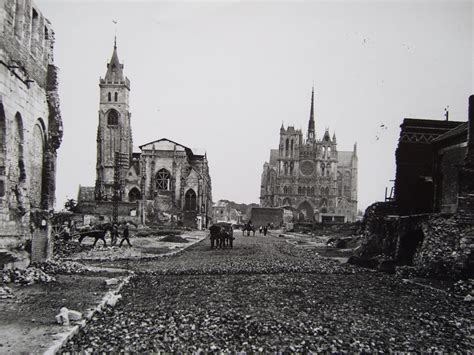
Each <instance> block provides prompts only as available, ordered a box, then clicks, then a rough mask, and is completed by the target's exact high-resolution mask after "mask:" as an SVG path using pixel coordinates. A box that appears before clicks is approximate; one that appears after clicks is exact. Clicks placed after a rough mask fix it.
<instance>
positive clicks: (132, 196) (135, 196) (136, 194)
mask: <svg viewBox="0 0 474 355" xmlns="http://www.w3.org/2000/svg"><path fill="white" fill-rule="evenodd" d="M141 198H142V194H141V193H140V190H138V189H137V188H136V187H134V188H133V189H131V190H130V191H129V193H128V201H129V202H135V201H138V200H140V199H141Z"/></svg>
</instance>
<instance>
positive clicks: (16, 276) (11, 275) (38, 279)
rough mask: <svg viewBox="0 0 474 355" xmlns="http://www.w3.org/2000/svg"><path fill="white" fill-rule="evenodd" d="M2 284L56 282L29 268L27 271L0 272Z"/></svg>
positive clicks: (39, 270)
mask: <svg viewBox="0 0 474 355" xmlns="http://www.w3.org/2000/svg"><path fill="white" fill-rule="evenodd" d="M0 275H1V280H2V282H3V283H11V282H13V283H16V284H20V285H32V284H34V283H50V282H53V281H56V279H55V278H54V277H52V276H49V275H48V274H46V273H45V272H43V270H41V269H38V268H36V267H32V266H30V267H29V268H27V269H24V270H20V269H12V270H3V271H1V272H0Z"/></svg>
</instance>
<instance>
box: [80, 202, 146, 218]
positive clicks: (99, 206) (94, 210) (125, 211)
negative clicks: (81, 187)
mask: <svg viewBox="0 0 474 355" xmlns="http://www.w3.org/2000/svg"><path fill="white" fill-rule="evenodd" d="M112 209H113V202H112V201H85V202H82V203H81V204H79V205H78V206H77V213H81V214H87V215H102V216H111V215H112ZM132 211H136V213H137V214H138V203H136V202H134V203H132V202H119V204H118V214H119V216H130V215H131V212H132Z"/></svg>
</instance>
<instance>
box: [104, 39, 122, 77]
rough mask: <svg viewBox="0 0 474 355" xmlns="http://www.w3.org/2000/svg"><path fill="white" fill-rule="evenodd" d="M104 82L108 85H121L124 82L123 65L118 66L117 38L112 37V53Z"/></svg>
mask: <svg viewBox="0 0 474 355" xmlns="http://www.w3.org/2000/svg"><path fill="white" fill-rule="evenodd" d="M105 81H106V83H108V84H121V83H123V82H124V76H123V64H120V61H119V58H118V54H117V36H115V37H114V51H113V53H112V58H111V59H110V62H109V63H108V64H107V73H106V74H105Z"/></svg>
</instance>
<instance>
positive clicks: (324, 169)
mask: <svg viewBox="0 0 474 355" xmlns="http://www.w3.org/2000/svg"><path fill="white" fill-rule="evenodd" d="M325 173H326V165H324V163H321V175H322V176H324V175H326V174H325Z"/></svg>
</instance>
